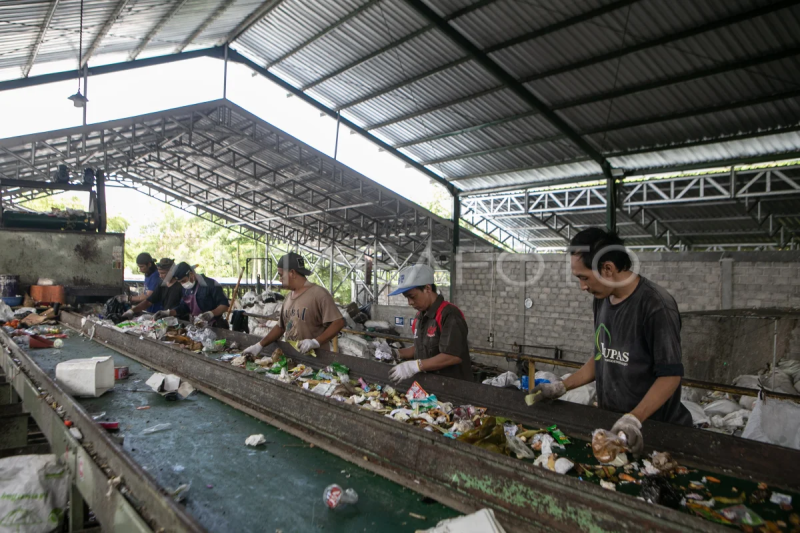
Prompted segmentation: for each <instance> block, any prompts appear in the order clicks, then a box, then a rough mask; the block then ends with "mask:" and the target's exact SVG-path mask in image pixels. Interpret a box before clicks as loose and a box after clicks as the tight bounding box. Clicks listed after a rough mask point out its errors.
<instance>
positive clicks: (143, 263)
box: [131, 252, 161, 304]
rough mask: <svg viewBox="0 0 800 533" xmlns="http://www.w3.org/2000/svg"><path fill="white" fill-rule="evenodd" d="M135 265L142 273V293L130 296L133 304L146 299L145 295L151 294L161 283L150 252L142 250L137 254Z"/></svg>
mask: <svg viewBox="0 0 800 533" xmlns="http://www.w3.org/2000/svg"><path fill="white" fill-rule="evenodd" d="M136 265H137V266H138V267H139V272H141V273H142V274H144V293H143V294H136V295H134V296H131V303H134V304H138V303H140V302H144V301H145V300H147V297H148V296H150V295H151V294H153V291H154V290H156V287H158V285H159V284H160V283H161V278H159V277H158V269H157V268H156V265H155V261H153V257H152V256H151V255H150V254H148V253H147V252H142V253H140V254H139V255H137V256H136Z"/></svg>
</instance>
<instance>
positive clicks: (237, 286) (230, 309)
mask: <svg viewBox="0 0 800 533" xmlns="http://www.w3.org/2000/svg"><path fill="white" fill-rule="evenodd" d="M242 274H244V267H242V270H241V271H239V279H238V281H237V282H236V288H235V289H233V298H231V305H230V306H228V316H227V318H225V320H227V321H228V324H230V322H231V313H233V304H235V303H236V295H237V294H239V284H240V283H241V282H242Z"/></svg>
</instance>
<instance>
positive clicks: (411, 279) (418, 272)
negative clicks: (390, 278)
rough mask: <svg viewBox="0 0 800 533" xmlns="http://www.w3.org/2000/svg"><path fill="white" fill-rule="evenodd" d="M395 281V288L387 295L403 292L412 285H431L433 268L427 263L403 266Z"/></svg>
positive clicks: (432, 282) (412, 286)
mask: <svg viewBox="0 0 800 533" xmlns="http://www.w3.org/2000/svg"><path fill="white" fill-rule="evenodd" d="M397 283H398V286H397V289H395V290H393V291H392V292H391V293H389V296H395V295H396V294H403V293H404V292H406V291H409V290H411V289H413V288H414V287H422V286H424V285H433V284H434V281H433V269H432V268H431V267H429V266H428V265H411V266H408V267H405V268H404V269H403V270H401V271H400V277H399V278H398V280H397Z"/></svg>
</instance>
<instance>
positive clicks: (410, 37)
mask: <svg viewBox="0 0 800 533" xmlns="http://www.w3.org/2000/svg"><path fill="white" fill-rule="evenodd" d="M496 1H497V0H481V1H480V2H475V3H474V4H472V5H469V6H466V7H464V8H462V9H459V10H458V11H454V12H453V13H451V14H450V15H448V16H447V17H445V20H448V21H449V20H455V19H457V18H459V17H463V16H464V15H466V14H468V13H472V12H473V11H476V10H478V9H480V8H482V7H485V6H487V5H489V4H493V3H495V2H496ZM433 28H434V25H433V24H428V25H427V26H423V27H422V28H419V29H418V30H416V31H413V32H411V33H409V34H408V35H405V36H404V37H401V38H400V39H398V40H397V41H394V42H391V43H389V44H387V45H386V46H384V47H382V48H379V49H378V50H375V51H374V52H371V53H369V54H367V55H365V56H364V57H361V58H359V59H357V60H355V61H354V62H352V63H349V64H347V65H345V66H343V67H340V68H338V69H336V70H334V71H333V72H330V73H328V74H325V75H324V76H322V77H321V78H318V79H316V80H314V81H312V82H311V83H308V84H306V85H305V86H303V87H301V89H300V90H301V91H303V92H305V91H307V90H309V89H311V88H313V87H316V86H317V85H319V84H321V83H325V82H326V81H328V80H330V79H332V78H335V77H336V76H339V75H340V74H343V73H345V72H347V71H348V70H352V69H354V68H356V67H357V66H359V65H363V64H364V63H366V62H367V61H369V60H370V59H373V58H375V57H378V56H379V55H381V54H384V53H386V52H388V51H390V50H392V49H394V48H397V47H398V46H401V45H403V44H405V43H407V42H408V41H411V40H413V39H416V38H417V37H419V36H420V35H422V34H424V33H427V32H428V31H430V30H432V29H433Z"/></svg>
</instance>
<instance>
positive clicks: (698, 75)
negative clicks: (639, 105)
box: [366, 47, 800, 148]
mask: <svg viewBox="0 0 800 533" xmlns="http://www.w3.org/2000/svg"><path fill="white" fill-rule="evenodd" d="M798 54H800V47H794V48H789V49H787V50H782V51H780V52H776V53H774V54H768V55H765V56H759V57H752V58H748V59H745V60H737V61H731V62H728V63H724V64H721V65H718V66H716V67H713V68H701V69H697V70H692V71H689V72H686V73H684V74H680V75H677V76H672V77H670V78H666V79H661V80H658V81H653V82H646V83H641V84H638V85H631V86H628V87H622V88H620V89H617V90H614V91H609V92H605V93H600V94H596V95H592V96H586V97H581V98H576V99H574V100H570V101H568V102H564V103H561V104H556V105H554V106H553V109H554V110H555V111H562V110H564V109H569V108H572V107H577V106H582V105H589V104H596V103H599V102H604V101H606V100H612V99H615V98H622V97H625V96H630V95H632V94H636V93H639V92H644V91H651V90H657V89H662V88H664V87H669V86H671V85H677V84H680V83H686V82H690V81H695V80H698V79H702V78H707V77H711V76H716V75H719V74H724V73H727V72H733V71H735V70H740V69H746V68H751V67H755V66H759V65H762V64H765V63H770V62H773V61H779V60H781V59H788V58H790V57H794V56H796V55H798ZM501 89H503V87H502V86H501V87H496V88H492V89H489V90H485V91H481V92H478V93H474V94H472V95H469V96H466V97H463V98H459V99H458V100H453V101H452V102H447V103H445V104H440V105H438V106H433V107H430V108H426V109H423V110H420V111H415V112H414V113H409V114H407V115H402V116H399V117H397V118H394V119H390V120H387V121H384V122H382V123H380V124H376V125H375V126H370V127H368V128H366V129H368V130H372V129H378V128H382V127H386V126H389V125H391V124H396V123H399V122H404V121H406V120H410V119H412V118H416V117H419V116H423V115H426V114H429V113H432V112H434V111H440V110H441V109H445V108H448V107H451V106H454V105H457V104H459V103H463V102H467V101H470V100H475V99H477V98H481V97H483V96H486V95H489V94H492V93H495V92H497V91H498V90H501ZM537 114H538V113H537V112H536V111H529V112H526V113H520V114H517V115H511V116H508V117H504V118H500V119H497V120H493V121H489V122H484V123H481V124H476V125H474V126H469V127H467V128H461V129H458V130H452V131H449V132H444V133H439V134H436V135H429V136H426V137H420V138H417V139H413V140H411V141H406V142H402V143H399V144H395V145H394V147H395V148H406V147H408V146H413V145H415V144H422V143H427V142H432V141H437V140H440V139H444V138H447V137H454V136H458V135H463V134H465V133H472V132H475V131H480V130H483V129H486V128H490V127H493V126H499V125H502V124H507V123H509V122H515V121H517V120H521V119H523V118H527V117H531V116H535V115H537Z"/></svg>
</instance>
